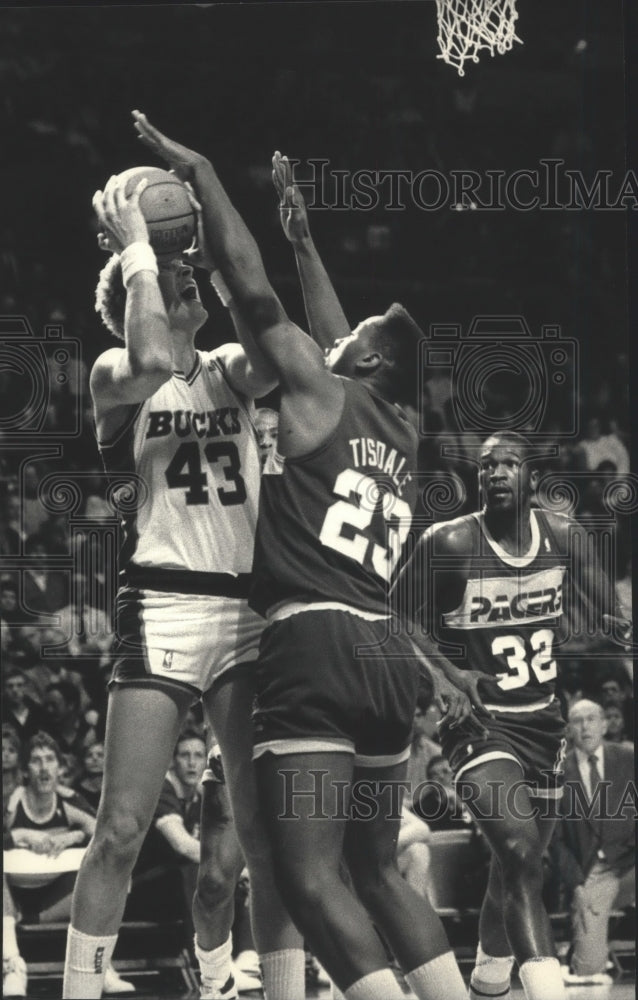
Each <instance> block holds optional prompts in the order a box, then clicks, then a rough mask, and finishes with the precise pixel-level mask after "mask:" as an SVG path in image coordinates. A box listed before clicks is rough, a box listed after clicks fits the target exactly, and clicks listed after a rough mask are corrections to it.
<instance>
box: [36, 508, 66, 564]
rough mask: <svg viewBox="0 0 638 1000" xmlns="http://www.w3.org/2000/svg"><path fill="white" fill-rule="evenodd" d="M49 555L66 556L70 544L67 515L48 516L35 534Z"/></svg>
mask: <svg viewBox="0 0 638 1000" xmlns="http://www.w3.org/2000/svg"><path fill="white" fill-rule="evenodd" d="M37 535H38V538H39V539H40V541H41V542H42V543H43V545H44V547H45V550H46V552H47V553H49V555H54V556H67V555H68V554H69V547H70V544H71V533H70V531H69V519H68V515H67V514H48V515H47V518H46V520H45V521H43V522H42V524H41V525H40V530H39V531H38V532H37Z"/></svg>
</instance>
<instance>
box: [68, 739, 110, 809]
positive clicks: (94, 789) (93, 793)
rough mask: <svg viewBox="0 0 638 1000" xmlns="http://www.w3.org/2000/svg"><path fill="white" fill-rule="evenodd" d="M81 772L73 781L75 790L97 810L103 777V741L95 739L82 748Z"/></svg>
mask: <svg viewBox="0 0 638 1000" xmlns="http://www.w3.org/2000/svg"><path fill="white" fill-rule="evenodd" d="M82 765H83V769H82V774H81V775H80V777H79V778H78V779H77V781H76V782H75V790H76V792H79V793H80V795H81V796H82V797H83V798H84V799H86V801H87V802H88V803H89V805H90V806H91V807H92V808H93V809H94V810H95V811H96V812H97V807H98V805H99V803H100V795H101V794H102V780H103V778H104V743H102V742H101V741H99V740H98V741H96V742H95V743H92V744H91V746H89V747H86V748H85V750H84V757H83V760H82Z"/></svg>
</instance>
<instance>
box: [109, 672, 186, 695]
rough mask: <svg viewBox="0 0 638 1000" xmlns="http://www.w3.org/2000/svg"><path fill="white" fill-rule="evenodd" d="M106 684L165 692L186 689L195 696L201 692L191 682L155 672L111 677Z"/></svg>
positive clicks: (110, 686)
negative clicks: (158, 675) (135, 675)
mask: <svg viewBox="0 0 638 1000" xmlns="http://www.w3.org/2000/svg"><path fill="white" fill-rule="evenodd" d="M107 686H108V688H109V689H111V688H114V687H116V686H117V687H133V688H135V687H137V688H155V689H156V690H157V691H165V692H166V693H167V694H168V693H170V692H171V691H188V693H189V694H192V695H194V697H195V698H200V697H201V693H202V692H201V691H200V690H199V688H196V687H195V686H194V685H193V684H187V683H186V681H175V680H172V679H171V678H170V677H157V676H155V674H148V676H146V677H111V680H110V681H109V683H108V685H107Z"/></svg>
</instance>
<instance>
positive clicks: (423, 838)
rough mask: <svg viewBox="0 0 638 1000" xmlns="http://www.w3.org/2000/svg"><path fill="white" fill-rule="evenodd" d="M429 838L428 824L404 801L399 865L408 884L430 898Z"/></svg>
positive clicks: (398, 853)
mask: <svg viewBox="0 0 638 1000" xmlns="http://www.w3.org/2000/svg"><path fill="white" fill-rule="evenodd" d="M429 840H430V828H429V826H428V824H427V823H426V822H425V820H423V819H421V818H420V817H419V816H416V815H415V813H414V812H412V809H411V807H409V806H408V804H407V803H406V802H404V803H403V808H402V810H401V828H400V830H399V839H398V841H397V865H398V868H399V871H400V872H401V875H402V876H403V878H404V879H405V880H406V882H407V883H408V885H410V886H412V888H413V889H414V891H415V892H418V894H419V895H420V896H423V898H424V899H427V898H428V870H429V868H430V849H429V847H428V842H429Z"/></svg>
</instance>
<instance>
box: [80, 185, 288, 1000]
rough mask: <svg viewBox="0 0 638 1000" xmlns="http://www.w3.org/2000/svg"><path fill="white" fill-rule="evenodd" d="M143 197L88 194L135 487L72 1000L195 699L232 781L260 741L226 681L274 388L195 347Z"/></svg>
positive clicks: (203, 872)
mask: <svg viewBox="0 0 638 1000" xmlns="http://www.w3.org/2000/svg"><path fill="white" fill-rule="evenodd" d="M143 187H144V182H142V183H141V184H140V185H139V186H138V188H137V189H136V191H135V192H134V193H133V194H132V195H131V196H130V197H128V198H127V197H126V196H125V194H124V191H123V189H122V187H121V186H120V184H119V183H118V180H117V178H112V179H111V180H110V181H109V183H108V184H107V186H106V188H105V190H104V192H98V193H97V194H96V196H95V198H94V207H95V210H96V213H97V215H98V219H99V221H100V224H101V227H102V228H103V229H104V230H105V232H106V233H107V234H108V243H107V245H108V247H109V248H110V249H116V250H119V251H120V253H119V256H118V255H116V256H114V257H112V258H111V260H110V261H109V263H108V264H107V266H106V268H105V269H104V271H103V273H102V275H101V279H100V284H99V286H98V292H97V301H98V307H99V308H100V311H101V313H102V316H103V318H104V319H105V322H107V325H109V327H110V329H111V330H112V332H114V333H115V334H116V335H117V336H119V337H120V338H122V339H123V341H124V343H123V345H122V346H121V347H115V348H112V349H110V350H108V351H106V352H105V353H104V354H102V355H101V356H100V357H99V358H98V359H97V361H96V363H95V365H94V367H93V370H92V372H91V383H90V384H91V394H92V398H93V405H94V413H95V419H96V427H97V437H98V443H99V447H100V450H101V453H102V456H103V459H104V464H105V467H106V468H107V470H108V471H109V472H111V473H113V474H114V475H115V474H117V476H118V480H119V481H121V482H123V483H128V484H129V485H127V487H126V488H125V489H124V490H122V492H121V495H120V512H121V516H122V523H123V539H124V540H123V547H122V551H121V554H120V567H119V569H120V581H119V582H120V588H119V592H118V597H117V603H116V609H115V625H116V627H115V632H116V638H115V647H114V670H113V677H112V681H111V685H110V699H109V710H108V716H107V729H106V760H105V772H104V786H103V791H102V800H101V804H100V809H99V813H98V818H97V827H96V831H95V836H94V838H93V840H92V842H91V845H90V847H89V849H88V851H87V854H86V857H85V860H84V863H83V865H82V868H81V870H80V872H79V875H78V879H77V883H76V888H75V893H74V899H73V908H72V917H71V926H70V928H69V935H68V943H67V956H66V967H65V980H64V997H65V998H78V997H83V998H90V997H99V996H100V995H101V992H102V985H103V977H104V970H105V969H106V967H107V965H108V963H109V961H110V957H111V954H112V952H113V948H114V945H115V942H116V938H117V931H118V928H119V925H120V922H121V919H122V913H123V910H124V904H125V900H126V893H127V886H128V882H129V878H130V874H131V871H132V868H133V865H134V863H135V860H136V858H137V855H138V852H139V849H140V846H141V843H142V841H143V839H144V836H145V834H146V831H147V829H148V827H149V824H150V821H151V818H152V815H153V811H154V809H155V805H156V802H157V799H158V795H159V792H160V789H161V786H162V782H163V780H164V777H165V774H166V771H167V769H168V767H169V764H170V760H171V755H172V752H173V748H174V746H175V742H176V739H177V736H178V734H179V731H180V728H181V726H182V723H183V721H184V719H185V717H186V714H187V712H188V709H189V707H190V705H191V704H192V702H193V700H194V699H196V698H198V697H200V696H203V702H204V708H205V711H206V713H207V715H208V718H209V721H210V723H211V726H212V729H213V732H214V733H215V735H216V737H217V739H218V741H219V743H220V745H221V747H222V750H223V752H224V756H225V760H226V761H227V768H226V769H227V772H230V775H231V780H232V776H233V775H234V773H235V769H236V767H238V766H240V764H241V756H242V753H241V751H238V752H237V753H236V754H235V755H234V756H233V752H234V748H235V743H237V744H238V745H241V743H242V741H243V742H244V743H246V751H245V755H246V757H247V763H248V766H250V747H251V742H252V741H251V738H250V735H249V734H248V738H247V734H246V733H241V732H235V731H234V729H235V730H236V729H237V728H238V722H237V719H238V718H239V719H241V722H242V724H243V725H244V727H247V726H248V724H249V720H250V698H251V694H250V686H249V685H246V686H245V687H244V686H243V685H242V683H241V681H239V682H238V683H237V684H233V683H228V681H230V679H231V678H233V677H234V676H235V672H237V676H238V677H241V670H240V668H241V667H242V666H243V665H246V664H250V663H251V661H253V660H254V659H255V657H256V656H257V651H258V643H259V638H260V634H261V631H262V628H263V623H262V621H261V619H260V618H259V617H258V616H257V615H256V614H254V613H253V612H252V611H251V610H250V609H249V608H248V605H247V601H246V593H247V586H248V579H249V572H250V569H251V564H252V557H253V542H254V532H255V524H256V518H257V502H258V492H259V478H260V463H259V453H258V448H257V443H256V436H255V433H254V426H253V412H254V405H253V402H252V400H253V399H254V398H255V397H256V396H261V395H264V394H265V393H266V392H268V391H270V390H271V389H272V388H273V387H274V385H275V381H274V379H273V378H272V374H271V371H270V369H269V367H268V366H267V365H266V364H265V363H264V361H263V359H262V358H261V355H260V354H259V353H258V352H256V351H255V350H254V348H252V345H251V343H250V340H249V338H247V339H246V342H245V344H246V350H244V349H242V348H241V347H240V346H239V345H237V344H227V345H224V346H223V347H221V348H219V349H218V350H216V351H213V352H211V353H203V352H200V351H197V350H196V349H195V346H194V339H195V335H196V333H197V331H198V330H199V329H200V327H201V326H202V325H203V323H204V322H205V320H206V317H207V313H206V310H205V309H204V307H203V305H202V303H201V301H200V297H199V294H198V289H197V285H196V283H195V281H194V279H193V271H192V268H191V267H190V266H188V265H186V264H184V263H183V262H182V261H181V260H174V261H171V262H170V263H168V264H161V266H159V267H158V262H157V260H156V258H155V255H154V253H153V250H152V249H151V247H150V244H149V242H148V231H147V228H146V223H145V221H144V218H143V216H142V214H141V211H140V209H139V196H140V193H141V191H142V190H143ZM220 297H221V295H220ZM238 713H239V714H238ZM212 776H213V775H211V777H212ZM209 787H212V788H215V787H217V788H219V785H217V786H215V785H213V786H209ZM248 791H250V789H248ZM205 798H206V797H205ZM246 801H247V802H249V801H252V800H251V799H250V798H249V797H248V798H247V799H246ZM218 805H219V802H218V800H217V799H215V797H214V796H213V795H210V796H209V807H208V813H207V807H206V803H205V805H204V812H203V818H202V819H203V829H202V863H201V865H200V878H199V882H198V889H197V893H196V897H195V900H194V904H193V914H194V923H195V927H196V932H197V937H196V952H197V955H198V959H199V961H200V968H201V970H202V993H201V995H202V997H208V998H217V997H222V998H228V997H236V996H237V993H236V990H235V985H234V982H233V980H232V976H231V975H230V957H231V940H230V925H231V923H232V905H233V904H232V899H233V893H234V888H235V884H236V880H237V877H238V874H239V871H240V870H241V867H242V865H243V862H242V860H241V855H240V853H239V851H238V847H237V843H236V840H235V835H234V831H233V829H232V822H231V820H230V817H229V814H228V812H226V814H225V815H222V816H221V817H220V816H219V814H216V815H215V809H216V807H217V806H218ZM247 808H250V806H247ZM210 820H213V823H212V824H211V823H210ZM207 827H208V828H207ZM262 867H263V872H264V874H263V876H262V877H263V879H266V880H267V878H268V868H267V865H266V864H265V863H264V865H263V866H262ZM253 889H254V890H255V891H256V893H257V894H258V893H260V891H261V890H260V886H259V885H254V886H253ZM269 907H270V912H271V914H272V921H273V924H274V925H275V926H274V930H276V927H277V925H278V924H282V923H287V920H286V921H284V918H283V917H282V918H281V919H278V910H277V905H276V901H275V900H273V899H269ZM282 912H283V911H282ZM294 934H295V941H296V940H297V935H296V932H294ZM301 955H302V958H301V961H302V963H303V951H302V952H301ZM302 968H303V964H302ZM302 981H303V980H302ZM274 995H275V994H274V993H273V996H274Z"/></svg>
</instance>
